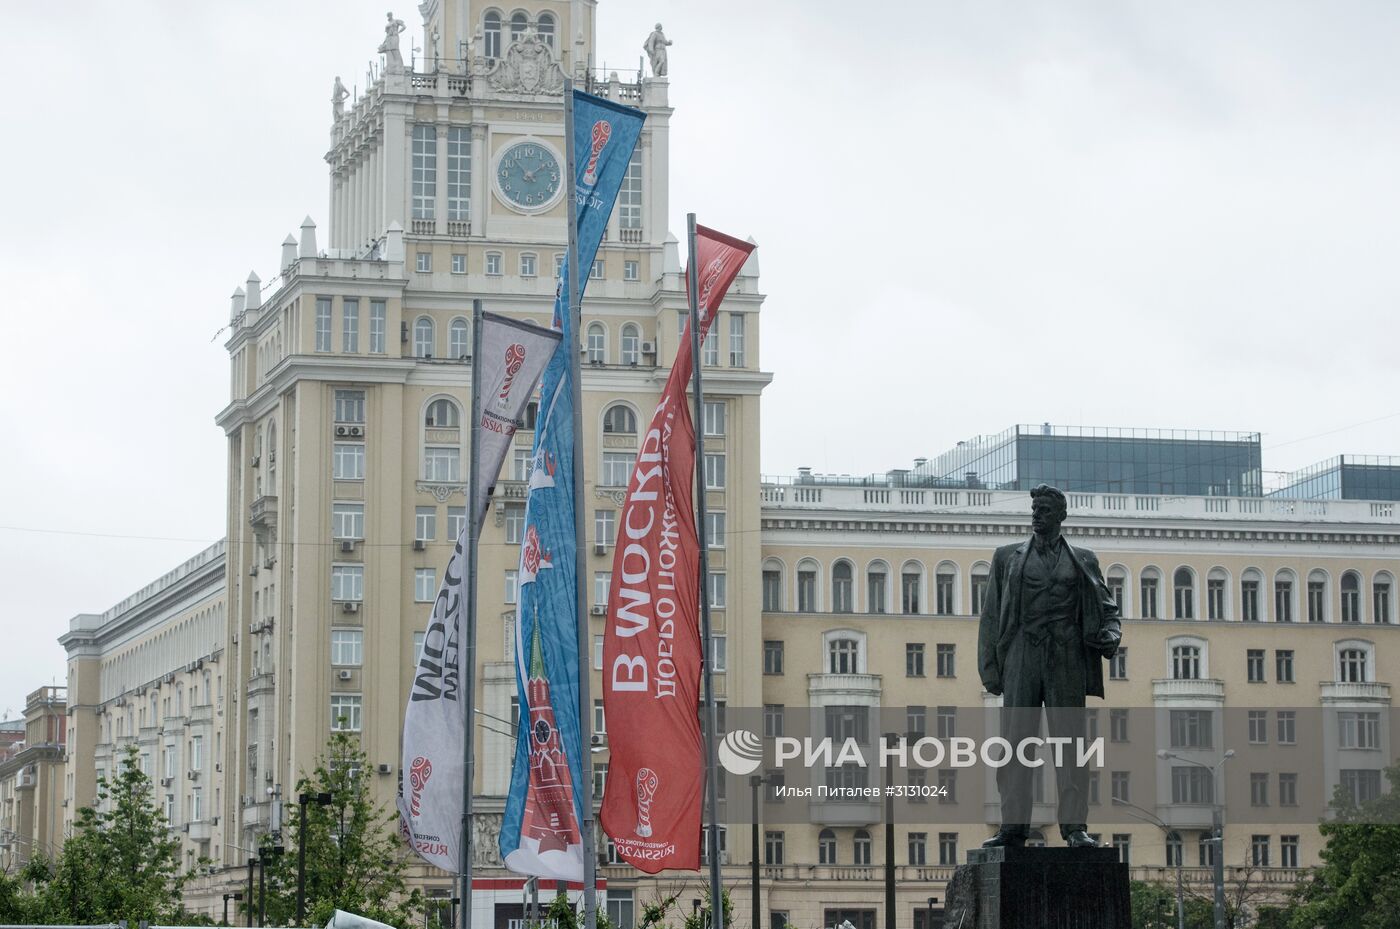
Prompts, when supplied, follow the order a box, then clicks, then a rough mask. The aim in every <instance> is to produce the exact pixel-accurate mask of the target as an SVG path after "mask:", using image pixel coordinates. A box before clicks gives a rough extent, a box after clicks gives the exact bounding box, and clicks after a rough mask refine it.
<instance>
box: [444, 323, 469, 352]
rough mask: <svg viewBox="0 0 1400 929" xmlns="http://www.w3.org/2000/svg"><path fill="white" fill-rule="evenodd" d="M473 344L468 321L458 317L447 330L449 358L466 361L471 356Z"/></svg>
mask: <svg viewBox="0 0 1400 929" xmlns="http://www.w3.org/2000/svg"><path fill="white" fill-rule="evenodd" d="M471 353H472V343H471V337H470V333H469V332H468V330H467V321H466V320H465V319H463V318H462V317H460V316H458V317H457V318H456V319H454V320H452V324H451V325H450V326H448V329H447V357H449V358H456V359H457V360H458V361H466V360H467V358H469V357H470V356H471Z"/></svg>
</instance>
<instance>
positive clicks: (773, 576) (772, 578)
mask: <svg viewBox="0 0 1400 929" xmlns="http://www.w3.org/2000/svg"><path fill="white" fill-rule="evenodd" d="M782 609H783V563H782V562H781V561H778V560H776V559H773V558H770V559H768V560H767V561H765V562H764V563H763V611H764V612H765V613H780V612H782Z"/></svg>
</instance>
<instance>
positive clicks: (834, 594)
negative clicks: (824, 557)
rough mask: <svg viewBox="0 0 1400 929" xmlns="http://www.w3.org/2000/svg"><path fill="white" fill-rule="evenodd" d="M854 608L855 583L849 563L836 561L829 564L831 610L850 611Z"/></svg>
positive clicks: (836, 611) (837, 611) (834, 611)
mask: <svg viewBox="0 0 1400 929" xmlns="http://www.w3.org/2000/svg"><path fill="white" fill-rule="evenodd" d="M853 610H855V583H854V580H853V578H852V571H851V563H850V562H849V561H838V562H836V564H834V565H832V566H831V612H833V613H850V612H852V611H853Z"/></svg>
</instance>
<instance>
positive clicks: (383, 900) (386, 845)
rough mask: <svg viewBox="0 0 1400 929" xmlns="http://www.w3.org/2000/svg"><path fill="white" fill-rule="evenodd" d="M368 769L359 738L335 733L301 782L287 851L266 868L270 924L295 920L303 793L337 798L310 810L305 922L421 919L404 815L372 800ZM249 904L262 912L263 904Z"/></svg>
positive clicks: (412, 922) (290, 813) (409, 922)
mask: <svg viewBox="0 0 1400 929" xmlns="http://www.w3.org/2000/svg"><path fill="white" fill-rule="evenodd" d="M365 769H366V764H365V753H364V752H363V751H362V750H361V749H360V746H359V743H358V741H356V739H355V737H354V736H353V735H351V734H350V733H346V732H336V733H334V734H333V735H332V736H331V740H330V742H329V743H328V744H327V746H326V753H325V754H324V755H323V756H322V757H321V758H320V759H319V761H318V763H317V766H316V770H315V772H314V773H312V775H311V776H310V777H307V776H305V775H303V776H302V778H301V779H300V780H299V781H298V782H297V786H296V791H295V792H294V793H293V794H292V800H293V802H292V803H289V804H288V805H287V815H286V816H285V817H284V820H285V822H286V823H287V825H288V829H287V830H286V839H285V842H284V845H285V852H284V853H283V854H281V855H277V856H276V857H274V858H273V860H272V864H271V865H270V866H269V867H268V869H267V925H272V926H287V925H291V923H292V921H293V920H295V918H296V899H297V843H298V840H299V837H300V831H301V818H300V810H299V809H298V806H297V804H296V802H295V800H296V795H297V794H299V793H303V792H305V793H312V794H316V793H328V794H330V795H331V803H330V805H329V806H320V805H318V804H315V803H312V804H308V806H307V810H306V923H307V924H308V925H310V924H313V923H314V924H319V925H324V924H325V923H326V921H327V920H329V919H330V918H331V916H333V915H334V913H335V911H336V910H338V909H339V910H345V911H347V912H351V913H358V914H359V915H361V916H367V917H369V918H370V919H374V920H378V921H379V922H384V923H389V924H391V925H395V926H405V927H407V926H416V925H418V924H419V922H420V921H421V914H422V911H423V902H424V901H423V896H422V893H421V892H420V891H418V890H416V889H415V890H412V891H410V890H409V889H408V886H407V882H406V880H405V878H404V875H405V873H406V871H407V869H408V866H409V860H408V850H407V848H406V847H405V846H404V844H403V843H402V842H401V841H400V840H399V836H398V816H399V814H398V813H397V811H388V812H386V810H385V809H384V808H383V807H381V806H379V805H377V804H375V803H374V801H373V800H372V799H371V798H370V794H369V778H368V777H365V776H364V771H365ZM266 841H267V842H268V843H269V844H270V841H271V840H270V839H269V840H266ZM254 897H255V898H256V894H254ZM249 902H250V903H251V904H252V906H254V907H256V906H257V900H256V899H254V900H252V901H245V903H249Z"/></svg>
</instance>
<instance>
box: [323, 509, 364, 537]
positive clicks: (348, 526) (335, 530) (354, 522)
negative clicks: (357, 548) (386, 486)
mask: <svg viewBox="0 0 1400 929" xmlns="http://www.w3.org/2000/svg"><path fill="white" fill-rule="evenodd" d="M364 537H365V505H364V504H363V503H347V502H345V501H341V500H336V501H333V502H332V503H331V538H333V539H338V540H339V539H344V540H348V541H358V540H361V539H363V538H364Z"/></svg>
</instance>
